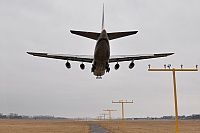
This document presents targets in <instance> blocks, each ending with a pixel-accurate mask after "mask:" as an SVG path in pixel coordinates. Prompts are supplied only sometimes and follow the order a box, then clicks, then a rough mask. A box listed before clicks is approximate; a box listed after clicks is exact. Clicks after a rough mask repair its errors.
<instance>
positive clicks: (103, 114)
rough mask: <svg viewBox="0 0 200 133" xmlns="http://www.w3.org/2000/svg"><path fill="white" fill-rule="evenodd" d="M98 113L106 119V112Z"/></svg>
mask: <svg viewBox="0 0 200 133" xmlns="http://www.w3.org/2000/svg"><path fill="white" fill-rule="evenodd" d="M99 115H101V116H103V120H104V121H105V120H106V115H108V114H105V113H102V114H99Z"/></svg>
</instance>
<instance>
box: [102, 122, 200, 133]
mask: <svg viewBox="0 0 200 133" xmlns="http://www.w3.org/2000/svg"><path fill="white" fill-rule="evenodd" d="M175 124H176V123H175V121H167V120H165V121H158V120H156V121H153V120H152V121H150V120H149V121H140V120H138V121H125V130H124V133H175V132H176V131H175V130H176V125H175ZM101 126H102V127H104V128H106V129H108V130H109V131H111V132H112V133H122V128H121V126H122V123H121V121H112V126H111V127H110V128H109V126H108V124H107V123H101ZM179 129H180V133H200V121H192V120H184V121H183V120H181V121H179Z"/></svg>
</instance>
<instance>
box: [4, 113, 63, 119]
mask: <svg viewBox="0 0 200 133" xmlns="http://www.w3.org/2000/svg"><path fill="white" fill-rule="evenodd" d="M0 119H43V120H45V119H67V118H65V117H54V116H47V115H37V116H27V115H19V114H16V113H10V114H9V115H4V114H3V113H0Z"/></svg>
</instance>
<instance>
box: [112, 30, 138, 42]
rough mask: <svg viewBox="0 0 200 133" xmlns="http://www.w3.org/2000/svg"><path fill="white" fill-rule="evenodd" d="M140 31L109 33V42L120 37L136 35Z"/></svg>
mask: <svg viewBox="0 0 200 133" xmlns="http://www.w3.org/2000/svg"><path fill="white" fill-rule="evenodd" d="M137 32H138V31H127V32H113V33H108V38H109V40H113V39H117V38H120V37H125V36H129V35H133V34H136V33H137Z"/></svg>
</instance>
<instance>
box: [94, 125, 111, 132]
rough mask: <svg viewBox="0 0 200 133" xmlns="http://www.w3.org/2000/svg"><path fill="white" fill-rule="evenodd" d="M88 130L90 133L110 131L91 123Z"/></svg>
mask: <svg viewBox="0 0 200 133" xmlns="http://www.w3.org/2000/svg"><path fill="white" fill-rule="evenodd" d="M90 132H91V133H111V132H109V131H107V130H106V129H104V128H102V127H100V126H99V125H95V124H92V125H90Z"/></svg>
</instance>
